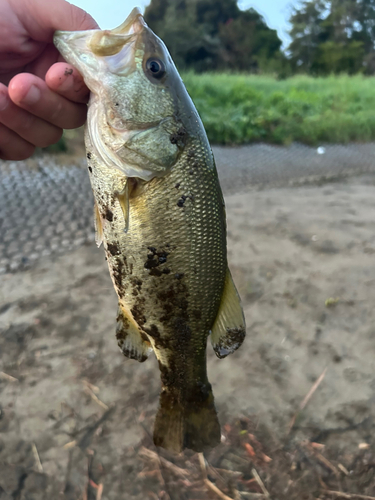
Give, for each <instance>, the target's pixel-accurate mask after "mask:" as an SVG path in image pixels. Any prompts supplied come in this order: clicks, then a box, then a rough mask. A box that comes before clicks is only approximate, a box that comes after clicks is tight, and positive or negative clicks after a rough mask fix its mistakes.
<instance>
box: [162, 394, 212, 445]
mask: <svg viewBox="0 0 375 500" xmlns="http://www.w3.org/2000/svg"><path fill="white" fill-rule="evenodd" d="M178 396H179V394H178V392H177V391H176V389H171V388H163V390H162V393H161V394H160V401H159V410H158V413H157V415H156V420H155V427H154V443H155V445H156V446H161V447H162V448H165V449H167V450H170V451H174V452H177V453H179V452H181V451H182V450H183V449H184V448H189V449H191V450H194V451H198V452H201V451H204V450H205V449H206V448H213V447H214V446H216V445H217V444H219V443H220V437H221V433H220V424H219V420H218V418H217V413H216V409H215V405H214V397H213V394H212V391H211V388H210V389H209V391H208V394H207V397H206V398H204V400H202V398H197V399H198V400H190V401H181V400H182V398H179V397H178ZM189 399H190V398H189Z"/></svg>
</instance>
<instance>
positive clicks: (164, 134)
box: [54, 9, 197, 180]
mask: <svg viewBox="0 0 375 500" xmlns="http://www.w3.org/2000/svg"><path fill="white" fill-rule="evenodd" d="M54 42H55V45H56V47H57V48H58V50H59V51H60V53H61V54H62V55H63V57H64V58H65V60H67V62H68V63H70V64H72V65H73V66H75V67H76V68H77V69H78V71H79V72H80V73H81V74H82V76H83V78H84V81H85V83H86V85H87V87H88V88H89V89H90V90H91V93H92V94H91V99H90V103H89V116H88V129H89V136H90V140H91V143H92V144H93V146H94V149H95V150H96V152H97V153H98V154H100V155H101V157H102V159H104V160H105V162H106V164H107V166H116V167H117V168H120V169H121V170H122V171H123V172H124V173H125V174H126V175H128V176H132V175H134V176H137V177H140V178H143V179H144V180H150V179H151V178H153V177H154V176H161V175H164V174H165V172H166V171H168V169H170V168H171V167H172V165H173V164H174V163H175V162H176V160H177V158H178V156H179V153H180V152H181V149H182V148H183V147H184V143H183V136H184V133H185V132H184V133H182V132H181V131H185V129H186V127H185V128H184V124H183V121H184V120H183V116H188V115H189V113H180V109H181V106H182V107H186V105H187V106H188V107H189V108H192V111H193V115H194V118H196V117H197V114H196V111H195V108H194V105H193V104H192V103H191V101H190V98H189V97H188V95H187V92H186V90H185V87H184V85H183V83H182V80H181V78H180V76H179V74H178V72H177V69H176V67H175V65H174V63H173V61H172V58H171V56H170V54H169V52H168V50H167V48H166V46H165V45H164V43H163V42H162V41H161V40H160V39H159V38H158V37H157V36H156V35H155V34H154V33H153V32H152V30H151V29H150V28H149V27H148V26H147V24H146V23H145V21H144V19H143V16H142V14H141V12H140V11H139V9H134V10H133V11H132V12H131V14H130V15H129V17H128V18H127V19H126V20H125V21H124V22H123V23H122V24H121V25H120V26H119V27H118V28H115V29H113V30H89V31H76V32H66V31H57V32H56V33H55V37H54ZM190 111H191V109H190ZM189 116H191V113H190V115H189ZM179 131H180V132H179ZM178 134H179V135H178ZM171 138H174V139H175V140H172V139H171ZM176 138H177V139H176ZM156 143H157V144H156ZM156 146H157V147H156ZM157 150H158V151H159V153H157ZM145 159H146V161H145ZM142 162H143V163H142ZM140 163H142V167H140ZM134 166H138V167H139V168H140V169H141V170H143V172H141V173H140V172H138V175H135V174H134V172H133V170H134V168H133V167H134ZM132 172H133V174H132Z"/></svg>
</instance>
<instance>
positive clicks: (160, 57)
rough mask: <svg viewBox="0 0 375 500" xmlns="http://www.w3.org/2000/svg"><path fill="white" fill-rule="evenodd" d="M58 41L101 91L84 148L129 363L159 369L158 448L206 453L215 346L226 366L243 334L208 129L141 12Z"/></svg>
mask: <svg viewBox="0 0 375 500" xmlns="http://www.w3.org/2000/svg"><path fill="white" fill-rule="evenodd" d="M55 43H56V46H57V47H58V49H59V50H60V52H61V53H62V55H63V56H64V57H65V59H66V60H67V61H69V62H70V63H71V64H73V65H76V66H77V69H78V70H80V71H81V72H82V74H83V76H84V79H85V82H86V84H87V86H88V87H89V88H90V90H91V91H92V94H91V97H90V103H89V113H88V124H87V127H86V131H85V143H86V150H87V158H88V171H89V176H90V181H91V186H92V190H93V193H94V197H95V202H96V204H95V220H96V230H97V238H96V239H97V243H98V244H100V243H101V242H103V246H104V249H105V252H106V257H107V261H108V267H109V271H110V274H111V277H112V281H113V284H114V287H115V290H116V292H117V295H118V299H119V308H118V315H117V328H116V337H117V341H118V344H119V346H120V348H121V350H122V352H123V353H124V354H125V355H126V356H127V357H129V358H132V359H136V360H138V361H141V362H143V361H145V360H146V359H147V357H148V356H149V354H150V353H151V352H152V351H154V353H155V355H156V357H157V359H158V362H159V368H160V373H161V383H162V390H161V395H160V405H159V410H158V413H157V415H156V420H155V428H154V442H155V444H156V445H159V446H163V447H165V448H167V449H169V450H173V451H177V452H179V451H181V450H182V449H184V448H185V447H187V448H191V449H193V450H196V451H202V450H204V449H206V448H207V447H212V446H215V445H216V444H218V443H219V442H220V436H221V433H220V425H219V422H218V418H217V414H216V409H215V405H214V398H213V394H212V388H211V384H210V383H209V381H208V378H207V368H206V345H207V338H208V337H209V336H210V337H211V343H212V345H213V348H214V350H215V353H216V354H217V356H218V357H219V358H223V357H225V356H227V355H228V354H230V353H231V352H233V351H234V350H235V349H237V348H238V347H239V346H240V345H241V343H242V341H243V339H244V336H245V321H244V316H243V312H242V308H241V305H240V299H239V297H238V294H237V291H236V288H235V286H234V284H233V281H232V278H231V275H230V272H229V270H228V264H227V257H226V254H227V248H226V221H225V207H224V200H223V195H222V192H221V188H220V185H219V180H218V176H217V172H216V167H215V162H214V158H213V155H212V152H211V149H210V146H209V143H208V140H207V137H206V134H205V131H204V128H203V125H202V123H201V121H200V118H199V116H198V114H197V112H196V110H195V107H194V105H193V103H192V101H191V99H190V98H189V96H188V94H187V92H186V89H185V87H184V86H183V83H182V81H181V79H180V77H179V75H178V73H177V70H176V68H175V66H174V65H173V62H172V60H171V58H170V56H169V54H168V51H167V49H166V48H165V46H164V44H163V42H162V41H161V40H159V39H158V38H157V37H156V35H155V34H154V33H153V32H152V31H151V30H150V29H149V28H148V27H147V25H146V24H145V22H144V20H143V18H142V16H141V14H140V12H139V11H138V10H134V11H133V12H132V13H131V14H130V16H129V18H128V19H127V20H126V21H125V22H124V23H123V24H122V25H121V26H120V27H119V28H116V29H114V30H112V31H103V32H101V31H97V30H93V31H88V32H76V33H74V32H57V33H56V35H55Z"/></svg>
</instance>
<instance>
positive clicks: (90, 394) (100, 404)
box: [84, 385, 109, 410]
mask: <svg viewBox="0 0 375 500" xmlns="http://www.w3.org/2000/svg"><path fill="white" fill-rule="evenodd" d="M84 391H85V393H86V394H88V395H89V396H90V397H91V399H92V400H93V401H95V403H97V404H98V405H99V406H101V407H102V408H103V409H104V410H108V409H109V407H108V406H107V405H106V404H105V403H103V401H100V399H99V398H98V396H97V395H96V394H95V393H94V391H93V390H92V389H91V388H90V387H89V386H88V385H86V386H85V389H84Z"/></svg>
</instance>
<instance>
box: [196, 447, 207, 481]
mask: <svg viewBox="0 0 375 500" xmlns="http://www.w3.org/2000/svg"><path fill="white" fill-rule="evenodd" d="M198 458H199V465H200V466H201V471H202V474H203V479H204V480H206V479H207V465H206V460H205V458H204V455H203V453H198Z"/></svg>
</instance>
